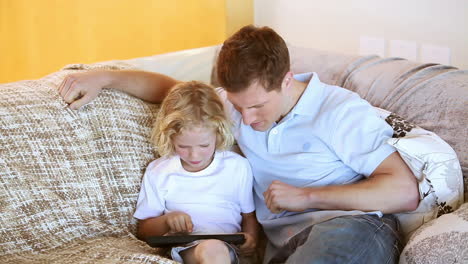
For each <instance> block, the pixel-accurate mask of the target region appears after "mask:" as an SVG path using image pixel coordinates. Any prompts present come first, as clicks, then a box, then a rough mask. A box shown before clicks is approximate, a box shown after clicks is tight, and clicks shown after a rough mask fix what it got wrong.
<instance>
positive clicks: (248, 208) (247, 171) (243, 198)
mask: <svg viewBox="0 0 468 264" xmlns="http://www.w3.org/2000/svg"><path fill="white" fill-rule="evenodd" d="M241 159H242V160H241V165H242V170H239V171H241V174H240V175H239V177H240V178H241V182H240V185H239V194H240V195H239V203H240V208H241V212H242V213H251V212H253V211H255V204H254V200H253V174H252V169H251V167H250V164H249V162H248V161H247V159H245V158H241Z"/></svg>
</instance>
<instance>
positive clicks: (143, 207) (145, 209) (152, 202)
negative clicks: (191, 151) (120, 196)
mask: <svg viewBox="0 0 468 264" xmlns="http://www.w3.org/2000/svg"><path fill="white" fill-rule="evenodd" d="M157 161H158V160H156V161H153V162H152V163H150V164H149V165H148V167H147V168H146V172H145V175H144V176H143V180H142V183H141V189H140V194H139V195H138V202H137V206H136V210H135V213H134V214H133V217H135V218H137V219H140V220H144V219H147V218H150V217H157V216H160V215H162V214H163V213H164V204H165V203H164V196H163V195H162V191H158V186H157V177H156V176H157V174H156V173H157V168H156V165H157Z"/></svg>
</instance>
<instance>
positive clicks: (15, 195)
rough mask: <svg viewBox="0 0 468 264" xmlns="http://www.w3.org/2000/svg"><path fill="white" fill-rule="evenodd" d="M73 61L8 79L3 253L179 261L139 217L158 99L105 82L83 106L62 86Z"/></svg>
mask: <svg viewBox="0 0 468 264" xmlns="http://www.w3.org/2000/svg"><path fill="white" fill-rule="evenodd" d="M98 68H100V69H122V68H129V66H128V65H125V64H122V63H120V64H119V63H107V64H106V63H104V64H94V65H92V66H89V65H71V66H69V67H67V68H66V69H64V70H62V71H59V72H56V73H53V74H51V75H49V76H46V77H44V78H42V79H39V80H29V81H21V82H16V83H9V84H3V85H0V213H1V216H0V263H74V264H75V263H97V262H99V263H129V262H131V263H173V262H172V261H171V260H168V259H165V258H162V257H160V256H158V255H156V254H155V251H154V249H152V248H150V247H149V246H147V245H146V244H145V243H144V242H142V241H139V240H138V239H136V238H135V236H134V234H135V230H136V222H135V220H134V219H133V217H132V214H133V211H134V209H135V205H136V200H137V196H138V192H139V188H140V180H141V177H142V175H143V171H144V169H145V167H146V165H147V164H148V163H149V162H150V161H151V160H153V159H154V158H155V151H154V149H153V147H152V145H151V143H150V142H149V135H150V129H151V126H152V122H153V120H154V117H155V114H156V113H157V105H151V104H148V103H145V102H143V101H141V100H139V99H136V98H134V97H131V96H129V95H127V94H124V93H122V92H118V91H116V90H105V91H103V92H102V93H101V95H100V96H99V97H98V99H96V100H94V101H93V102H92V103H90V104H88V105H86V106H85V107H83V108H81V109H80V110H78V111H73V110H71V109H69V108H68V107H67V105H66V103H65V102H64V101H63V100H62V99H61V97H60V96H59V94H58V92H57V87H58V85H59V84H60V82H61V81H62V79H63V77H64V76H65V75H66V74H68V73H70V72H74V71H80V70H89V69H98Z"/></svg>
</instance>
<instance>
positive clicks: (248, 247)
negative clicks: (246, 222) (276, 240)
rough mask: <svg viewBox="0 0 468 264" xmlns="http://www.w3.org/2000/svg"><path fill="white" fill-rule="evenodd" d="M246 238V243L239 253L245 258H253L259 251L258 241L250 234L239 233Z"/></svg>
mask: <svg viewBox="0 0 468 264" xmlns="http://www.w3.org/2000/svg"><path fill="white" fill-rule="evenodd" d="M239 234H243V235H244V237H245V242H244V244H242V245H241V246H240V247H239V252H240V253H241V254H242V255H244V256H252V255H253V254H255V252H256V249H257V241H256V239H255V238H254V237H253V236H252V235H251V234H249V233H245V232H244V233H239Z"/></svg>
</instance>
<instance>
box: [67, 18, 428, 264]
mask: <svg viewBox="0 0 468 264" xmlns="http://www.w3.org/2000/svg"><path fill="white" fill-rule="evenodd" d="M217 73H218V80H219V82H220V83H221V85H222V87H223V88H224V89H218V91H219V93H220V96H221V97H222V98H223V99H224V101H225V106H226V108H227V110H228V111H229V112H230V114H231V117H232V119H233V121H234V134H235V137H236V140H237V142H238V144H239V147H240V149H241V150H242V152H243V154H244V155H245V156H246V157H247V159H248V160H249V162H250V163H251V166H252V169H253V173H254V177H255V182H254V191H255V203H256V210H257V218H258V220H259V222H260V223H261V224H262V226H263V228H264V230H265V233H266V235H267V237H268V239H269V242H270V243H269V245H268V248H267V252H266V256H265V258H266V260H270V261H271V263H283V262H287V263H391V262H396V261H397V258H398V255H399V248H398V247H399V237H398V222H397V220H396V219H395V218H394V217H393V216H392V215H391V213H396V212H403V211H411V210H414V209H416V207H417V205H418V200H419V194H418V189H417V183H416V180H415V177H414V176H413V174H412V173H411V171H410V170H409V168H408V167H407V166H406V164H405V163H404V161H403V160H402V159H401V157H400V156H399V154H398V153H397V152H395V149H394V148H393V147H391V146H390V145H388V144H386V143H385V141H386V139H387V138H389V137H391V135H392V133H393V131H392V129H391V127H390V126H389V125H387V124H386V123H385V121H383V120H382V119H380V118H379V117H378V116H377V114H376V113H375V111H374V110H373V108H372V106H370V105H369V104H368V103H367V102H366V101H364V100H362V99H361V98H359V96H358V95H356V94H355V93H352V92H350V91H348V90H346V89H343V88H340V87H336V86H330V85H327V84H324V83H321V82H320V80H319V78H318V76H317V74H315V73H307V74H299V75H293V73H292V72H291V71H290V65H289V53H288V49H287V46H286V44H285V42H284V40H283V39H282V38H281V37H280V36H279V35H278V34H277V33H276V32H274V31H273V30H272V29H270V28H268V27H262V28H257V27H254V26H246V27H244V28H242V29H241V30H239V31H238V32H237V33H235V34H234V35H233V36H232V37H230V38H229V39H227V40H226V41H225V42H224V45H223V47H222V49H221V51H220V54H219V58H218V62H217ZM176 83H177V81H176V80H174V79H172V78H170V77H167V76H164V75H160V74H155V73H147V72H138V71H120V72H117V71H114V72H88V73H82V74H75V75H70V76H68V77H67V78H66V79H65V80H64V81H63V83H62V84H61V86H60V88H59V90H60V94H61V95H62V96H63V97H64V99H65V101H66V102H68V103H70V107H71V108H74V109H76V108H78V107H80V106H82V105H83V104H85V103H87V102H89V101H90V100H92V99H93V98H94V97H96V96H97V94H98V93H99V91H100V90H101V89H102V88H106V87H112V88H116V89H120V90H123V91H125V92H127V93H130V94H132V95H134V96H136V97H139V98H142V99H144V100H147V101H151V102H160V101H162V99H163V98H164V96H165V93H166V92H167V90H168V89H169V88H170V87H172V86H173V85H174V84H176ZM382 214H383V216H382Z"/></svg>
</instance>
